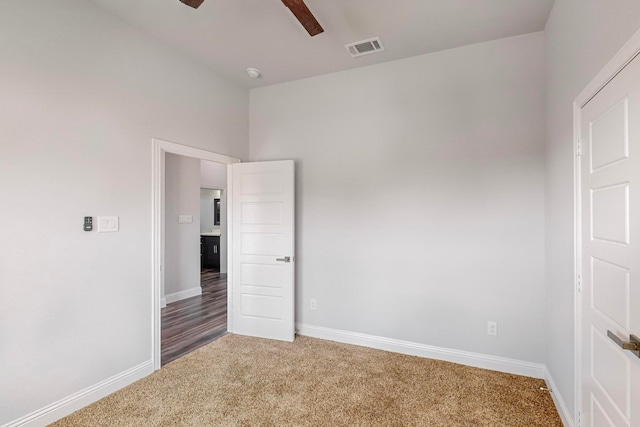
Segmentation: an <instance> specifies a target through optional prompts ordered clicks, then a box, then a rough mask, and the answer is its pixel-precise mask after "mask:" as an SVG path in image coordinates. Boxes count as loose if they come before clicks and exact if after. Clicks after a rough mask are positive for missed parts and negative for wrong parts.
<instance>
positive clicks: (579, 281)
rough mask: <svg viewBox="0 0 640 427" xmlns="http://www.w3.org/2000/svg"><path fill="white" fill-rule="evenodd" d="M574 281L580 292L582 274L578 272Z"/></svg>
mask: <svg viewBox="0 0 640 427" xmlns="http://www.w3.org/2000/svg"><path fill="white" fill-rule="evenodd" d="M576 283H577V285H578V292H582V276H581V275H580V274H578V277H577V280H576Z"/></svg>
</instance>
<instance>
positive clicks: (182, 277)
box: [164, 153, 201, 300]
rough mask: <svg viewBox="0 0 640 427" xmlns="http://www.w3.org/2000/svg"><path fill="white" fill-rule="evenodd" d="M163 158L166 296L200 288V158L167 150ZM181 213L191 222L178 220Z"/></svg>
mask: <svg viewBox="0 0 640 427" xmlns="http://www.w3.org/2000/svg"><path fill="white" fill-rule="evenodd" d="M165 162H166V163H165V215H164V226H165V254H164V265H165V270H164V289H165V296H167V295H171V294H178V293H181V292H182V293H184V292H185V291H190V290H194V289H195V290H200V289H201V288H200V160H199V159H193V158H191V157H185V156H177V155H175V154H169V153H167V154H166V158H165ZM180 215H191V216H192V217H193V222H192V223H190V224H179V223H178V216H180ZM191 296H192V295H191ZM172 300H173V298H172Z"/></svg>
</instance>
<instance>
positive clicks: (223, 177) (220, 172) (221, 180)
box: [200, 160, 228, 273]
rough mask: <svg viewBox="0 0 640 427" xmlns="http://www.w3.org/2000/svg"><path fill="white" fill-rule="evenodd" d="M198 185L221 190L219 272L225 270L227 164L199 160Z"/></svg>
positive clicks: (224, 271) (226, 250)
mask: <svg viewBox="0 0 640 427" xmlns="http://www.w3.org/2000/svg"><path fill="white" fill-rule="evenodd" d="M200 186H201V187H203V188H216V189H219V190H222V194H221V197H220V227H216V228H220V272H221V273H226V272H227V259H228V257H227V254H228V249H227V165H224V164H222V163H215V162H208V161H206V160H201V161H200Z"/></svg>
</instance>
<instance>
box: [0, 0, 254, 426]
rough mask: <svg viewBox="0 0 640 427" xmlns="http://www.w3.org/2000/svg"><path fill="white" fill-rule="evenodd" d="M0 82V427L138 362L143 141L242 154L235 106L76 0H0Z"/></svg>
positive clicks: (213, 85) (145, 306) (146, 251)
mask: <svg viewBox="0 0 640 427" xmlns="http://www.w3.org/2000/svg"><path fill="white" fill-rule="evenodd" d="M0 82H1V83H0V129H2V131H0V206H1V207H2V208H1V209H0V236H1V237H0V295H2V297H1V298H0V343H1V344H0V348H1V349H2V350H0V425H3V424H5V423H7V422H10V421H11V420H15V419H17V418H19V417H22V416H24V415H26V414H28V413H31V412H32V411H34V410H37V409H39V408H43V407H45V406H46V405H49V404H52V403H54V402H56V401H58V400H59V399H63V398H65V397H67V396H69V395H71V394H73V393H76V392H78V391H80V390H83V389H85V388H87V387H90V386H93V385H95V384H97V383H99V382H101V381H103V380H105V379H107V378H110V377H112V376H114V375H116V374H119V373H121V372H123V371H125V370H127V369H129V368H131V367H133V366H137V365H138V364H141V363H143V362H145V361H148V360H150V358H151V345H150V344H151V312H150V310H151V256H150V251H151V220H150V219H151V139H152V138H154V137H155V138H161V139H165V140H170V141H174V142H178V143H182V144H185V145H191V146H194V147H199V148H203V149H207V150H210V151H214V152H218V153H221V154H226V155H229V156H233V157H238V158H242V159H246V158H247V156H248V102H249V97H248V93H247V91H246V90H244V89H240V88H238V87H236V86H234V85H233V84H231V83H230V82H228V81H227V80H225V79H223V78H221V77H218V76H217V75H216V74H215V73H213V72H212V71H211V70H210V69H209V68H207V67H205V66H202V65H200V64H198V63H195V62H192V61H191V60H189V59H187V58H186V57H185V56H183V55H181V54H177V53H175V52H174V51H173V50H172V49H170V48H167V47H164V46H162V45H161V44H160V43H159V42H157V41H156V40H155V39H152V38H149V37H146V36H144V35H142V34H141V33H139V32H138V31H136V30H134V29H132V28H131V27H129V26H128V25H126V24H124V23H123V22H122V21H120V20H118V19H116V18H113V17H112V16H111V15H109V14H107V13H106V12H103V11H102V10H100V9H97V8H96V7H95V6H93V5H92V3H91V2H88V1H84V0H55V1H39V0H4V1H2V2H1V5H0ZM85 215H93V216H94V217H95V216H97V215H118V216H119V217H120V231H119V232H118V233H105V234H98V233H96V232H95V231H94V232H91V233H87V232H84V231H82V220H83V217H84V216H85Z"/></svg>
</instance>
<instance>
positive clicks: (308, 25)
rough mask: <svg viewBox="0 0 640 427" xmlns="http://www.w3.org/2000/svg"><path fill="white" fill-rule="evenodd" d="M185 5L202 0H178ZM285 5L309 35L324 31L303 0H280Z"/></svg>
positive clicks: (195, 3) (197, 3)
mask: <svg viewBox="0 0 640 427" xmlns="http://www.w3.org/2000/svg"><path fill="white" fill-rule="evenodd" d="M180 1H181V2H182V3H184V4H186V5H187V6H191V7H193V8H194V9H197V8H198V7H199V6H200V5H201V4H202V3H203V2H204V0H180ZM282 3H284V5H285V6H287V7H288V8H289V9H290V10H291V12H292V13H293V14H294V15H295V17H296V18H297V19H298V21H300V23H301V24H302V26H303V27H304V28H305V30H307V32H308V33H309V35H310V36H312V37H313V36H315V35H318V34H320V33H322V32H324V29H323V28H322V27H321V26H320V24H319V23H318V20H317V19H316V18H315V16H313V13H311V11H310V10H309V8H308V7H307V5H306V4H304V1H303V0H282Z"/></svg>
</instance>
